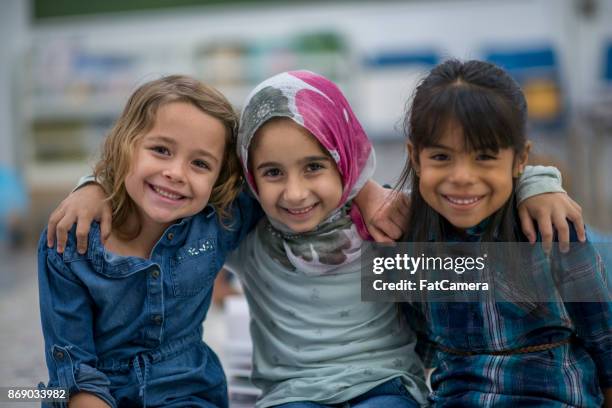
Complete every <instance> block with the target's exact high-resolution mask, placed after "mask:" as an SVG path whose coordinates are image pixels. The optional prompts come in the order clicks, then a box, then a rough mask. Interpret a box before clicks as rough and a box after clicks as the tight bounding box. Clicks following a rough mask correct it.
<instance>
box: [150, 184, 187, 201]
mask: <svg viewBox="0 0 612 408" xmlns="http://www.w3.org/2000/svg"><path fill="white" fill-rule="evenodd" d="M153 190H155V192H156V193H157V194H159V195H160V196H162V197H166V198H169V199H171V200H178V199H179V198H181V197H182V196H180V195H178V194H172V193H169V192H167V191H165V190H161V189H160V188H159V187H156V186H153Z"/></svg>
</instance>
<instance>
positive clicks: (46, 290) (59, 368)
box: [38, 231, 116, 407]
mask: <svg viewBox="0 0 612 408" xmlns="http://www.w3.org/2000/svg"><path fill="white" fill-rule="evenodd" d="M38 288H39V299H40V316H41V322H42V329H43V336H44V340H45V358H46V362H47V369H48V371H49V387H61V388H66V389H67V390H68V393H69V395H74V394H76V393H78V392H81V391H83V392H89V393H91V394H95V395H96V396H98V397H99V398H101V399H103V400H104V401H106V402H107V403H108V404H109V405H111V406H113V407H115V406H116V403H115V401H114V399H113V397H112V396H111V393H110V391H109V385H110V381H109V379H108V378H107V376H106V375H105V374H104V373H103V372H101V371H99V370H97V369H96V362H97V356H96V350H95V343H94V338H93V311H92V309H93V307H92V301H91V298H90V296H89V293H88V291H87V288H86V287H84V286H83V285H82V283H81V282H80V281H79V279H78V277H77V276H76V275H75V274H74V273H73V272H72V271H71V270H70V268H69V266H68V265H66V264H65V263H64V262H63V258H62V255H61V254H58V253H57V252H56V250H55V249H54V248H51V249H49V248H47V245H46V231H44V232H43V234H42V236H41V239H40V242H39V247H38ZM55 406H60V407H62V406H67V404H65V403H61V404H56V405H55Z"/></svg>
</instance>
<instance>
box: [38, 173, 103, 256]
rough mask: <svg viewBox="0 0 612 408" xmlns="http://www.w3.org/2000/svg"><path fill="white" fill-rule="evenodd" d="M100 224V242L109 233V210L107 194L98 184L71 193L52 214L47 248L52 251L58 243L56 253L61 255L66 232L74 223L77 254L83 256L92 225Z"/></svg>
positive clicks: (48, 227) (48, 229) (48, 228)
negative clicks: (75, 225)
mask: <svg viewBox="0 0 612 408" xmlns="http://www.w3.org/2000/svg"><path fill="white" fill-rule="evenodd" d="M94 220H96V221H99V222H100V234H101V239H102V242H105V241H106V240H107V239H108V237H109V236H110V232H111V206H110V203H109V202H108V201H106V192H105V191H104V189H102V187H101V186H100V185H99V184H95V183H93V184H87V185H86V186H83V187H81V188H79V189H78V190H76V191H74V192H72V193H71V194H70V195H69V196H68V197H66V198H65V199H64V201H62V202H61V203H60V205H59V206H58V207H57V208H56V209H55V210H54V211H53V212H52V213H51V216H50V217H49V225H48V226H47V246H48V247H49V248H52V247H53V243H54V242H55V240H57V252H59V253H62V252H64V248H65V246H66V241H67V240H68V231H70V229H71V228H72V226H73V225H74V224H75V223H76V224H77V228H76V238H77V250H78V252H79V253H80V254H84V253H85V252H86V250H87V237H88V236H89V229H90V226H91V222H92V221H94Z"/></svg>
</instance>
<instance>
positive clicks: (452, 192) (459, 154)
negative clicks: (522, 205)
mask: <svg viewBox="0 0 612 408" xmlns="http://www.w3.org/2000/svg"><path fill="white" fill-rule="evenodd" d="M408 149H409V152H410V157H411V160H412V162H413V165H414V169H415V171H416V172H417V175H418V177H419V191H420V193H421V195H422V197H423V199H424V200H425V201H426V202H427V204H429V205H430V206H431V207H432V208H433V209H434V210H435V211H436V212H438V213H439V214H440V215H441V216H442V217H444V218H446V220H448V222H450V223H451V224H452V225H453V226H455V227H457V228H461V229H465V228H470V227H473V226H475V225H478V223H480V222H481V221H483V220H484V219H486V218H487V217H489V216H490V215H492V214H493V213H495V212H496V211H497V210H499V209H500V208H501V207H502V206H503V205H504V204H505V203H506V201H507V200H508V199H509V198H510V196H511V194H512V189H513V178H514V177H518V176H519V174H520V172H522V170H523V168H524V166H525V164H526V163H527V157H528V151H529V145H527V146H526V148H525V150H524V152H523V153H521V154H520V155H519V156H516V155H515V152H514V150H513V149H512V148H510V147H509V148H503V149H499V151H497V152H494V151H487V150H484V151H483V150H473V151H469V150H468V149H467V148H466V146H465V138H464V136H463V131H462V129H461V127H459V126H449V128H448V130H447V131H446V132H445V133H444V135H443V136H442V137H441V138H440V140H439V141H438V142H437V143H436V144H435V145H433V146H428V147H424V148H423V149H422V150H421V151H420V152H418V153H417V152H415V151H414V149H413V147H412V145H410V144H409V145H408Z"/></svg>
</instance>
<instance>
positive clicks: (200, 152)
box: [149, 135, 219, 163]
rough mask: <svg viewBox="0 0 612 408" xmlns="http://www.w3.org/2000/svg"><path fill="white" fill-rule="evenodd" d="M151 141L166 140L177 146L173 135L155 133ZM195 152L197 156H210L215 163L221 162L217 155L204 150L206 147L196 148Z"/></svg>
mask: <svg viewBox="0 0 612 408" xmlns="http://www.w3.org/2000/svg"><path fill="white" fill-rule="evenodd" d="M149 142H164V143H168V144H169V145H170V146H176V140H174V139H172V138H171V137H168V136H164V135H155V136H151V137H150V138H149ZM195 154H196V155H197V156H205V157H208V158H209V159H211V160H213V161H214V162H215V163H216V162H219V159H218V158H217V157H215V155H214V154H212V153H210V152H208V151H206V150H204V149H196V150H195Z"/></svg>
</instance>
